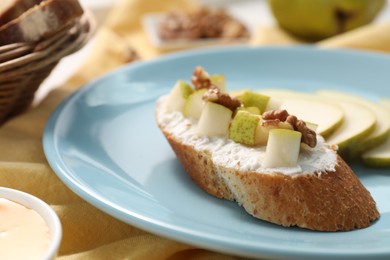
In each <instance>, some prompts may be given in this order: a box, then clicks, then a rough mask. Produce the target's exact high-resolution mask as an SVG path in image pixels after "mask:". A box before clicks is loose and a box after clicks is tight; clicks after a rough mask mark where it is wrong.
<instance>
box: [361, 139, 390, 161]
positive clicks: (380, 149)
mask: <svg viewBox="0 0 390 260" xmlns="http://www.w3.org/2000/svg"><path fill="white" fill-rule="evenodd" d="M362 159H363V163H364V164H366V165H368V166H373V167H390V137H387V140H386V141H385V142H384V143H383V144H381V145H380V146H377V147H375V148H374V149H372V150H370V151H368V152H365V153H364V154H363V155H362Z"/></svg>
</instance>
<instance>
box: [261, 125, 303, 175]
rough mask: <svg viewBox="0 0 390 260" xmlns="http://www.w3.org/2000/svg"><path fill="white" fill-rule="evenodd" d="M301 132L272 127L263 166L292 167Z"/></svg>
mask: <svg viewBox="0 0 390 260" xmlns="http://www.w3.org/2000/svg"><path fill="white" fill-rule="evenodd" d="M301 137H302V134H301V132H298V131H294V130H288V129H272V130H271V131H270V132H269V139H268V143H267V147H266V150H265V159H264V167H267V168H274V167H294V166H296V165H297V162H298V156H299V150H300V147H301Z"/></svg>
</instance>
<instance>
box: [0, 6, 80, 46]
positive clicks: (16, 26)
mask: <svg viewBox="0 0 390 260" xmlns="http://www.w3.org/2000/svg"><path fill="white" fill-rule="evenodd" d="M82 14H83V9H82V7H81V5H80V3H79V2H78V0H45V1H42V2H40V3H39V4H37V5H34V6H33V7H31V8H30V9H28V10H27V11H25V12H23V13H22V14H21V15H20V16H17V17H16V18H14V19H13V20H11V21H9V22H8V23H6V24H4V25H2V26H1V27H0V46H1V45H6V44H11V43H18V42H27V43H34V42H38V41H40V40H41V39H44V38H47V37H50V36H52V35H54V34H55V33H56V32H58V31H60V30H61V29H62V28H64V27H66V26H67V25H69V24H70V23H72V22H74V21H75V19H77V18H79V17H80V16H81V15H82Z"/></svg>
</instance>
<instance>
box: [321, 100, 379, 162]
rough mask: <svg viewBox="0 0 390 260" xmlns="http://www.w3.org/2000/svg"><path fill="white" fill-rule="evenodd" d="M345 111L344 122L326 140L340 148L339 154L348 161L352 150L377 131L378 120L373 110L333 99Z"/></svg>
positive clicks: (348, 101) (350, 102)
mask: <svg viewBox="0 0 390 260" xmlns="http://www.w3.org/2000/svg"><path fill="white" fill-rule="evenodd" d="M333 102H336V103H337V104H338V105H339V106H340V107H341V108H342V109H343V111H344V120H343V123H342V124H341V125H340V127H339V128H337V129H336V131H335V132H334V133H333V134H332V135H331V136H330V137H328V138H327V139H326V141H327V142H328V143H329V144H331V145H338V146H339V153H340V154H341V155H342V156H343V157H344V158H345V159H348V158H350V156H351V150H353V149H354V148H355V147H356V145H358V144H359V143H360V142H361V141H362V140H364V139H365V138H366V137H367V136H369V135H370V134H371V133H372V131H373V130H374V129H375V124H376V118H375V114H374V113H373V112H371V110H369V109H367V108H366V107H364V106H362V105H361V104H359V103H356V102H353V101H350V100H344V99H338V98H336V97H333Z"/></svg>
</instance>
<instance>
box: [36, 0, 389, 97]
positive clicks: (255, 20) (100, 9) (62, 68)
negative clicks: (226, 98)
mask: <svg viewBox="0 0 390 260" xmlns="http://www.w3.org/2000/svg"><path fill="white" fill-rule="evenodd" d="M118 1H119V0H80V3H81V4H82V5H83V6H84V7H85V8H88V9H89V10H91V11H92V13H93V14H94V16H95V18H96V21H97V25H98V26H99V25H101V24H102V22H103V21H104V18H105V17H106V15H107V12H108V11H109V9H110V8H111V7H112V6H113V5H115V4H116V3H117V2H118ZM143 1H148V0H143ZM163 1H164V0H163ZM198 1H199V2H200V3H205V4H211V5H216V6H221V5H222V6H225V7H226V8H227V9H228V10H229V11H230V12H231V13H232V14H233V15H235V16H236V17H238V18H239V19H241V20H242V21H243V22H244V23H245V24H247V25H249V26H251V27H252V28H256V27H257V26H259V25H272V24H274V23H275V20H274V19H273V17H272V15H271V13H270V11H269V8H268V6H267V3H266V0H198ZM388 1H389V3H388V4H387V6H386V7H385V8H384V10H383V11H382V13H381V14H380V15H379V16H378V18H377V19H376V22H382V21H384V20H390V0H388ZM92 44H93V39H92V40H91V41H90V43H89V44H87V45H86V46H85V47H84V48H83V49H82V50H80V51H78V52H77V53H75V54H72V55H70V56H68V57H66V58H64V59H63V60H62V61H61V62H60V63H59V64H58V65H57V67H56V68H55V69H54V70H53V72H52V73H51V75H50V76H49V77H48V78H47V79H46V80H45V81H44V82H43V84H42V85H41V87H40V88H39V90H38V91H37V93H36V102H39V101H40V100H41V99H42V98H43V97H44V96H45V95H46V94H47V93H48V92H49V91H50V90H51V89H53V88H56V87H58V86H60V85H61V84H62V83H64V82H65V81H66V80H67V79H68V78H69V77H70V76H71V75H72V74H73V73H74V72H75V71H76V70H77V69H78V67H77V66H75V64H80V63H81V61H82V59H83V58H84V57H86V55H87V54H88V51H89V50H90V47H91V45H92Z"/></svg>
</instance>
